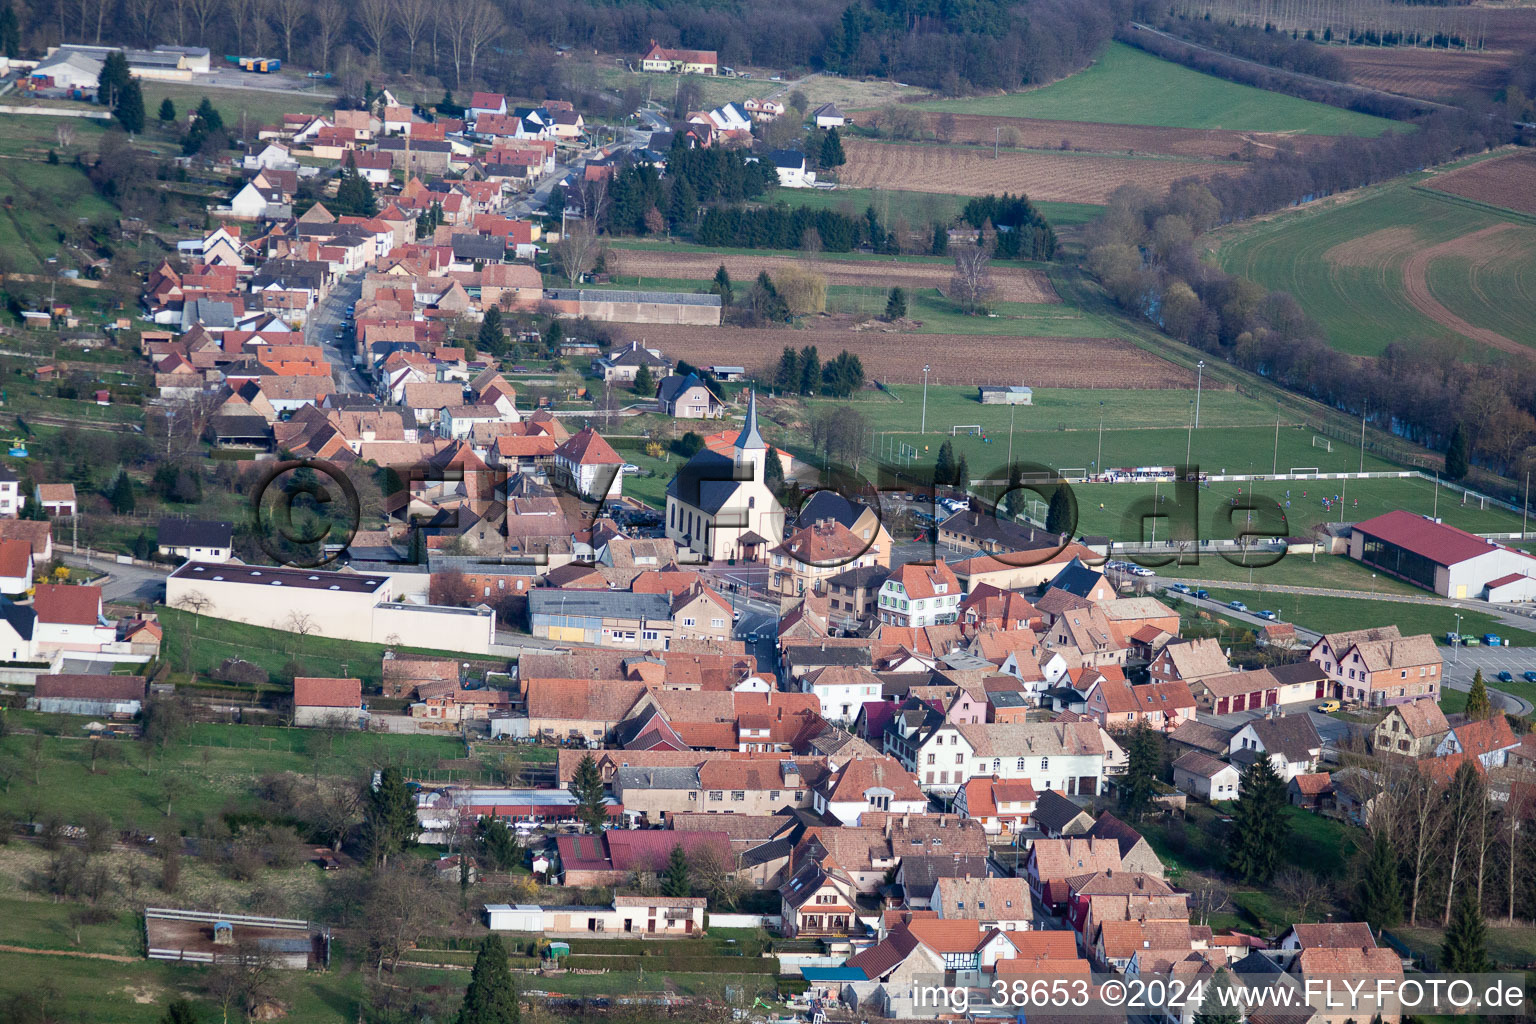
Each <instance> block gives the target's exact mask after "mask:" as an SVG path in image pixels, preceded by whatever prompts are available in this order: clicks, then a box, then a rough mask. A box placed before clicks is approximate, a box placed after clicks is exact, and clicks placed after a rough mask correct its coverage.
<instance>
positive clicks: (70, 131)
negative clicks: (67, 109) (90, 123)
mask: <svg viewBox="0 0 1536 1024" xmlns="http://www.w3.org/2000/svg"><path fill="white" fill-rule="evenodd" d="M53 137H54V138H55V139H57V140H58V143H59V148H60V149H61V150H67V149H69V147H70V146H72V145H74V144H75V129H74V126H73V125H68V124H61V125H56V126H55V127H54V129H53Z"/></svg>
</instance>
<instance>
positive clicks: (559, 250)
mask: <svg viewBox="0 0 1536 1024" xmlns="http://www.w3.org/2000/svg"><path fill="white" fill-rule="evenodd" d="M598 246H599V243H598V239H597V232H596V231H594V230H593V229H592V228H591V227H590V226H589V225H588V224H587V223H586V222H583V223H580V224H575V225H572V226H571V229H570V230H569V231H567V232H566V233H565V235H564V236H562V237H561V239H560V241H558V242H556V243H555V259H556V260H557V261H559V263H560V269H561V271H562V272H563V273H564V274H565V278H566V280H568V281H570V282H571V285H572V286H573V287H574V286H575V285H577V284H578V283H579V282H580V281H581V277H582V275H583V274H585V273H586V272H587V271H589V270H591V269H592V265H593V262H594V261H595V259H596V257H597V250H598Z"/></svg>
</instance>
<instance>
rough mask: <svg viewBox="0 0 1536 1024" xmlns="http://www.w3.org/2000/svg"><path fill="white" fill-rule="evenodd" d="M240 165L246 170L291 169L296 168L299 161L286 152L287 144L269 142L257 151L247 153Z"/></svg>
mask: <svg viewBox="0 0 1536 1024" xmlns="http://www.w3.org/2000/svg"><path fill="white" fill-rule="evenodd" d="M241 166H243V167H244V168H245V169H246V170H248V171H293V170H297V169H298V166H299V162H298V161H297V160H295V159H294V158H293V156H292V154H290V153H289V152H288V147H287V146H284V145H283V144H282V143H279V142H269V143H267V144H266V145H265V146H263V147H262V148H261V149H260V150H259V151H258V152H255V153H247V154H246V155H245V159H244V160H242V161H241Z"/></svg>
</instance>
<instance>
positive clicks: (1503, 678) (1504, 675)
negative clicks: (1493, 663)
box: [1493, 672, 1515, 683]
mask: <svg viewBox="0 0 1536 1024" xmlns="http://www.w3.org/2000/svg"><path fill="white" fill-rule="evenodd" d="M1493 678H1495V679H1497V680H1498V681H1499V682H1501V683H1512V682H1514V681H1515V677H1514V676H1512V675H1510V674H1509V673H1508V672H1500V673H1499V674H1498V675H1496V676H1494V677H1493Z"/></svg>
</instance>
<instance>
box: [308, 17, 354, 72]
mask: <svg viewBox="0 0 1536 1024" xmlns="http://www.w3.org/2000/svg"><path fill="white" fill-rule="evenodd" d="M314 12H315V42H316V43H318V44H319V46H320V68H321V70H323V71H329V70H330V69H331V47H332V46H334V45H335V43H336V38H337V37H338V36H340V35H341V33H342V30H343V29H345V28H346V27H347V9H346V8H345V7H343V6H342V5H341V0H317V2H316V3H315V5H314Z"/></svg>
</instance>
